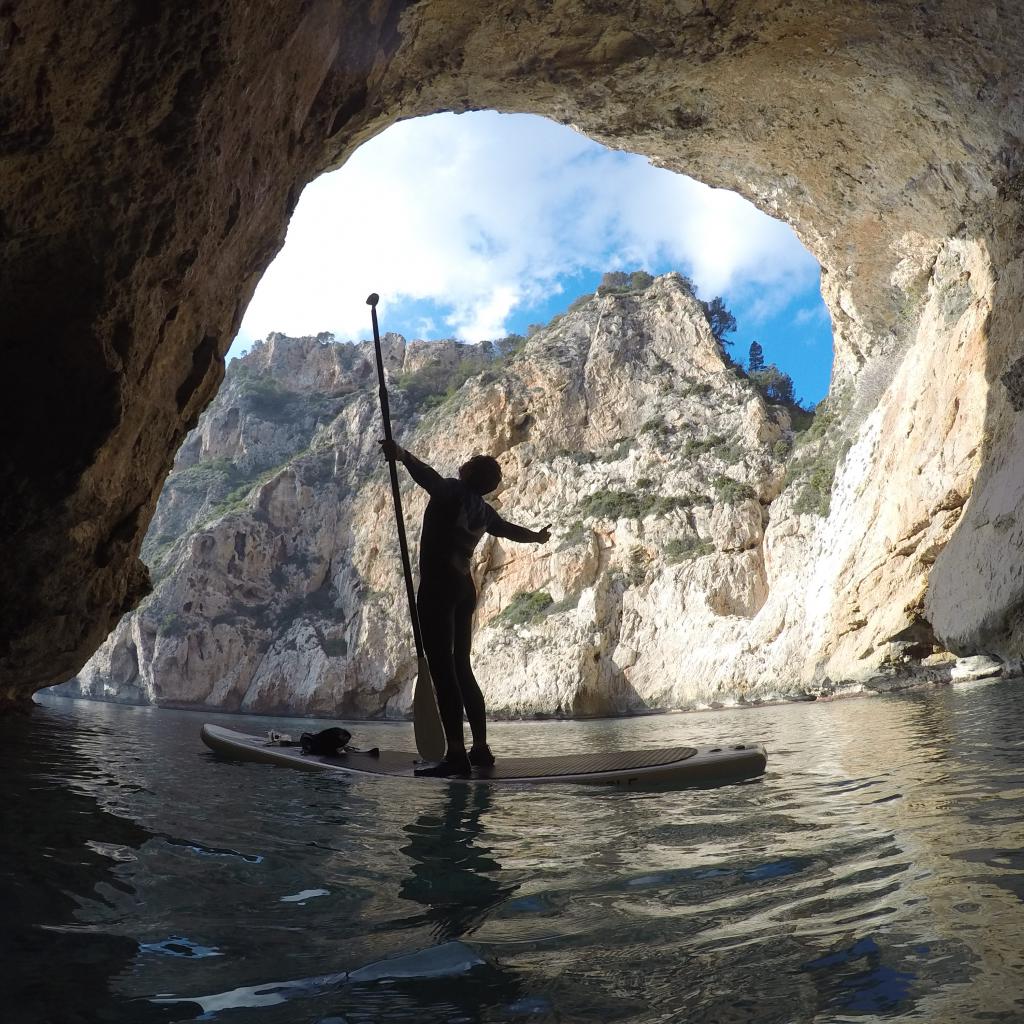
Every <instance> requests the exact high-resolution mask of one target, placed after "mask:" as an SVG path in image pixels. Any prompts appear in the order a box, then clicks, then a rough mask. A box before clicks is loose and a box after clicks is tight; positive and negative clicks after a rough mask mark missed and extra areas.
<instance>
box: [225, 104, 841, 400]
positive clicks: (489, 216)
mask: <svg viewBox="0 0 1024 1024" xmlns="http://www.w3.org/2000/svg"><path fill="white" fill-rule="evenodd" d="M637 268H643V269H645V270H648V271H650V272H651V273H654V274H660V273H665V272H666V271H669V270H678V271H681V272H682V273H685V274H687V275H688V276H689V277H690V278H692V279H693V281H694V283H695V285H696V287H697V292H698V294H699V295H700V296H701V297H702V298H705V299H709V298H712V297H714V296H715V295H721V296H722V297H723V298H724V299H725V302H726V305H727V306H728V307H729V308H730V309H731V310H732V312H733V314H734V315H735V317H736V321H737V331H736V333H735V334H734V335H731V338H732V339H733V340H734V347H733V355H734V357H735V358H742V359H743V360H744V361H745V358H746V353H747V350H748V348H749V346H750V342H751V341H752V340H754V339H755V338H756V339H757V340H758V341H760V343H761V344H762V346H763V347H764V350H765V358H766V359H767V360H768V361H769V362H775V363H777V364H778V365H779V366H781V367H782V368H783V369H784V370H786V372H787V373H789V374H791V375H792V377H793V379H794V382H795V384H796V393H797V395H799V396H801V397H802V398H803V399H805V400H806V401H809V402H815V401H818V400H820V399H821V398H822V397H823V396H824V395H825V392H826V391H827V389H828V381H829V373H830V370H831V365H832V331H831V323H830V321H829V317H828V314H827V312H826V310H825V307H824V304H823V303H822V300H821V294H820V290H819V269H818V265H817V263H816V262H815V260H814V259H813V257H812V256H811V255H810V254H809V253H808V252H807V251H806V249H804V248H803V246H802V245H801V244H800V242H799V240H798V239H797V238H796V236H795V235H794V234H793V232H792V230H791V229H790V228H789V227H787V226H786V225H784V224H781V223H780V222H779V221H775V220H773V219H771V218H770V217H768V216H766V215H765V214H763V213H761V212H760V211H758V210H757V209H756V208H755V207H754V206H752V205H751V204H750V203H748V202H746V201H745V200H743V199H741V198H740V197H739V196H737V195H736V194H734V193H731V192H726V191H723V190H719V189H711V188H709V187H707V186H706V185H703V184H701V183H700V182H696V181H694V180H693V179H691V178H687V177H685V176H683V175H679V174H673V173H671V172H669V171H666V170H662V169H659V168H656V167H653V166H652V165H651V164H650V163H649V162H648V161H647V160H646V159H645V158H643V157H639V156H636V155H634V154H629V153H620V152H615V151H613V150H609V149H606V148H604V147H603V146H600V145H598V144H597V143H595V142H593V141H592V140H590V139H588V138H586V137H585V136H583V135H580V134H579V133H577V132H575V131H573V130H572V129H571V128H567V127H564V126H561V125H557V124H554V123H553V122H551V121H547V120H545V119H543V118H539V117H534V116H531V115H525V114H497V113H495V112H493V111H485V112H475V113H469V114H461V115H455V114H438V115H434V116H432V117H425V118H417V119H415V120H410V121H403V122H400V123H399V124H396V125H393V126H392V127H391V128H389V129H388V130H387V131H385V132H382V133H381V134H380V135H379V136H377V137H376V138H374V139H372V140H370V141H369V142H367V143H365V144H364V145H363V146H362V147H360V149H359V150H358V151H357V152H356V153H355V154H354V155H353V156H352V157H351V158H350V159H349V161H348V162H347V163H346V164H345V166H344V167H342V168H341V169H340V170H338V171H335V172H333V173H331V174H325V175H323V176H321V177H320V178H318V179H317V180H316V181H314V182H312V183H311V184H310V185H309V186H307V188H306V190H305V191H304V192H303V194H302V197H301V199H300V200H299V203H298V205H297V207H296V209H295V213H294V214H293V217H292V221H291V223H290V225H289V229H288V236H287V239H286V242H285V245H284V247H283V249H282V250H281V252H280V253H279V254H278V256H277V258H276V259H275V261H274V262H273V264H272V265H271V266H270V267H269V268H268V270H267V273H266V274H265V275H264V278H263V280H262V281H261V282H260V285H259V287H258V288H257V290H256V294H255V295H254V296H253V300H252V302H251V303H250V306H249V309H248V310H247V311H246V315H245V317H244V319H243V322H242V327H241V330H240V332H239V335H238V337H237V338H236V340H235V344H234V345H233V346H232V350H231V354H232V355H237V354H238V353H239V352H240V351H243V350H244V349H245V348H247V347H248V345H249V344H251V342H252V341H253V340H254V339H256V338H261V337H264V336H265V335H266V334H267V333H269V332H270V331H281V332H283V333H285V334H291V335H304V334H317V333H319V332H321V331H331V332H333V333H334V334H335V336H336V337H337V338H338V339H339V340H348V339H360V338H365V337H367V336H368V335H369V317H368V311H367V307H366V305H365V299H366V296H367V295H368V294H369V293H370V292H371V291H376V292H379V293H380V296H381V303H380V306H379V310H378V312H379V315H380V320H381V327H382V329H383V330H392V331H397V332H398V333H400V334H403V335H405V336H406V337H408V338H428V339H432V338H445V337H453V336H454V337H459V338H463V339H465V340H467V341H478V340H481V339H482V338H495V337H500V336H502V335H505V334H509V333H512V332H516V333H525V332H526V327H527V325H529V324H531V323H546V322H547V321H548V320H550V319H551V317H552V316H554V315H555V314H556V313H559V312H561V311H563V310H564V309H565V308H566V307H567V306H568V305H569V303H570V302H571V301H572V300H573V299H574V298H576V296H578V295H580V294H583V293H584V292H589V291H593V289H594V287H595V286H596V285H597V283H598V281H599V280H600V278H601V275H602V274H603V273H604V271H606V270H619V269H623V270H634V269H637Z"/></svg>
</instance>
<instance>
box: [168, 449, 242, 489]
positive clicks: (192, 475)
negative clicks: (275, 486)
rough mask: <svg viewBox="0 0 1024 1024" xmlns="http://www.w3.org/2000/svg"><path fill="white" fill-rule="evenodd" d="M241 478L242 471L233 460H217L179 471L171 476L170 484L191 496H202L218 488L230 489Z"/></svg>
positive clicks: (207, 460)
mask: <svg viewBox="0 0 1024 1024" xmlns="http://www.w3.org/2000/svg"><path fill="white" fill-rule="evenodd" d="M241 477H242V473H241V470H239V468H238V467H237V466H236V465H235V464H234V462H232V461H231V459H226V458H216V459H206V460H204V461H202V462H197V463H196V464H195V465H193V466H188V467H186V468H185V469H181V470H178V472H177V473H175V474H173V475H172V476H171V478H170V481H169V483H170V484H171V486H173V487H176V488H178V489H179V490H182V491H187V492H188V493H189V494H202V493H205V492H207V491H209V490H210V489H211V488H215V487H218V486H225V487H229V486H231V485H232V484H234V483H235V482H236V481H237V480H240V479H241Z"/></svg>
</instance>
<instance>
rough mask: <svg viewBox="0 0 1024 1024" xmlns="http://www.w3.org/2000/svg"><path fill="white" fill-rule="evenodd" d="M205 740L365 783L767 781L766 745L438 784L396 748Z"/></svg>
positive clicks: (551, 765)
mask: <svg viewBox="0 0 1024 1024" xmlns="http://www.w3.org/2000/svg"><path fill="white" fill-rule="evenodd" d="M202 739H203V742H204V743H205V744H206V745H207V746H208V747H209V748H210V749H211V750H213V751H215V752H216V753H218V754H222V755H224V756H225V757H231V758H234V759H236V760H240V761H262V762H265V763H267V764H276V765H282V766H283V767H286V768H298V769H300V770H302V771H308V772H338V773H340V774H342V775H348V776H358V777H361V778H365V777H368V776H371V775H378V776H380V775H383V776H389V777H391V778H398V779H410V780H413V781H415V782H460V783H463V784H465V783H470V784H473V783H475V784H482V783H487V784H489V785H496V784H510V783H515V784H520V785H521V784H523V783H540V782H582V783H591V784H592V783H605V784H611V785H617V786H632V785H640V784H649V783H659V784H660V783H672V784H675V785H701V784H705V783H714V782H730V781H734V780H736V779H746V778H750V777H752V776H755V775H761V774H762V773H763V772H764V770H765V765H766V764H767V761H768V757H767V754H766V753H765V749H764V746H763V745H762V744H760V743H738V744H736V745H735V746H728V747H662V748H658V749H651V750H627V751H609V752H607V753H589V754H556V755H553V756H550V757H499V758H498V763H497V764H496V765H495V766H494V767H493V768H475V769H474V770H473V775H472V776H471V777H470V778H450V779H435V778H430V777H427V778H423V777H420V776H417V775H414V774H413V770H414V769H415V768H417V767H419V766H420V765H421V764H422V762H420V761H417V759H416V755H415V754H412V753H408V752H402V751H397V750H382V751H380V753H379V754H378V755H376V756H374V755H372V754H361V753H354V752H350V753H347V754H342V755H340V756H338V757H325V756H320V755H316V754H303V753H302V751H301V750H300V749H299V748H298V747H282V746H278V745H275V744H271V743H270V741H269V740H268V739H267V737H266V736H253V735H251V734H250V733H244V732H236V731H235V730H234V729H224V728H222V727H221V726H219V725H209V724H207V725H204V726H203V731H202Z"/></svg>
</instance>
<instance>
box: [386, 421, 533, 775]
mask: <svg viewBox="0 0 1024 1024" xmlns="http://www.w3.org/2000/svg"><path fill="white" fill-rule="evenodd" d="M380 445H381V449H382V450H383V452H384V455H385V457H386V458H389V459H395V460H396V461H398V462H401V463H402V465H404V466H405V468H406V469H407V470H408V471H409V475H410V476H411V477H412V478H413V480H415V481H416V483H418V484H419V485H420V487H422V488H423V489H424V490H425V491H426V492H427V493H428V494H429V495H430V501H429V502H428V503H427V509H426V511H425V512H424V513H423V529H422V532H421V535H420V585H419V590H418V591H417V594H416V610H417V612H418V614H419V620H420V631H421V633H422V635H423V649H424V653H425V654H426V656H427V664H428V665H429V666H430V675H431V678H432V679H433V681H434V692H435V693H436V694H437V707H438V711H439V712H440V714H441V725H442V727H443V728H444V736H445V741H446V748H447V749H446V751H445V756H444V759H443V760H442V761H440V762H439V763H438V764H436V765H433V766H431V767H429V768H420V769H417V771H416V774H417V775H434V776H442V777H448V776H452V775H468V774H469V773H470V772H471V771H472V766H473V765H477V766H481V767H484V766H489V765H492V764H494V755H493V754H492V753H491V750H490V748H489V747H488V746H487V719H486V709H485V708H484V696H483V694H482V693H481V692H480V685H479V683H477V681H476V677H475V676H474V675H473V667H472V665H471V664H470V654H471V651H472V644H473V612H474V610H475V609H476V587H475V586H474V585H473V577H472V575H471V573H470V565H469V561H470V558H471V557H472V554H473V551H474V549H475V548H476V546H477V544H478V543H479V541H480V538H481V537H482V536H483V535H484V534H485V533H489V534H491V535H492V536H494V537H504V538H506V539H507V540H512V541H517V542H518V543H520V544H545V543H547V541H548V540H549V538H550V537H551V532H550V527H549V526H545V527H544V528H543V529H542V530H528V529H527V528H526V527H525V526H517V525H516V524H515V523H510V522H507V521H506V520H504V519H502V518H501V516H499V515H498V513H497V512H495V511H494V509H493V508H491V506H490V505H488V504H487V502H486V501H484V495H485V494H490V493H491V491H493V490H494V489H495V488H496V487H497V486H498V484H500V483H501V467H500V466H499V465H498V462H497V460H496V459H494V458H492V457H491V456H490V455H474V456H473V458H471V459H470V460H469V461H468V462H466V463H464V464H463V465H462V466H460V467H459V478H458V479H457V480H456V479H451V478H448V479H446V478H445V477H443V476H441V474H440V473H438V472H437V471H436V470H434V469H431V468H430V466H428V465H427V464H426V463H425V462H421V461H420V460H419V459H417V458H416V456H415V455H413V454H412V453H411V452H409V451H406V450H405V449H404V448H402V447H401V446H400V445H399V444H397V443H396V442H394V441H381V442H380ZM463 710H465V713H466V717H467V718H468V719H469V727H470V731H471V732H472V734H473V746H472V748H471V749H470V751H469V753H468V754H467V753H466V741H465V738H464V736H463V731H462V714H463Z"/></svg>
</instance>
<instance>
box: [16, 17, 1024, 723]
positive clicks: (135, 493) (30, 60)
mask: <svg viewBox="0 0 1024 1024" xmlns="http://www.w3.org/2000/svg"><path fill="white" fill-rule="evenodd" d="M1021 36H1022V16H1021V12H1020V10H1019V9H1018V7H1017V6H1016V5H1012V4H1005V3H996V2H993V3H986V4H980V5H979V4H971V5H964V4H961V3H956V2H954V0H936V2H929V3H924V4H922V3H917V2H914V3H911V2H909V0H906V2H903V0H895V2H892V3H888V4H871V5H863V4H858V5H836V4H834V3H830V2H827V0H810V2H806V3H801V4H799V5H793V4H785V3H783V4H779V3H777V2H774V0H771V2H770V0H753V2H751V3H745V4H733V3H728V2H716V0H710V2H706V0H700V2H698V0H692V2H683V3H663V2H659V0H649V2H642V3H638V4H633V5H630V6H629V7H628V9H627V8H624V7H618V6H615V5H605V6H604V7H601V8H600V9H597V8H594V7H593V6H592V5H583V4H580V3H578V2H576V0H555V2H553V3H547V2H545V3H543V4H542V3H533V2H526V3H523V4H517V5H514V6H513V7H509V6H508V5H502V4H495V3H492V2H483V3H479V4H475V5H472V6H467V5H465V4H457V3H453V2H451V0H431V2H427V3H418V4H404V3H401V2H392V3H383V4H377V5H372V6H370V7H367V6H366V5H360V4H339V3H334V2H328V0H311V2H310V0H301V2H300V0H285V2H282V3H278V4H275V5H274V6H273V8H272V9H268V8H266V7H265V6H264V5H251V4H243V3H237V2H232V0H228V2H226V3H218V4H213V3H208V2H200V3H196V4H191V5H188V6H187V8H182V7H180V6H174V7H166V8H163V9H161V8H159V7H153V8H149V7H146V6H145V5H139V4H123V3H115V2H113V0H98V2H96V3H91V4H85V5H77V6H76V7H75V8H74V9H73V10H72V9H65V8H64V7H63V6H59V5H57V4H53V3H46V2H45V0H44V2H41V3H36V4H33V5H31V6H30V7H29V6H26V5H22V4H8V5H6V6H5V7H4V8H3V10H2V11H0V53H2V57H3V59H2V60H0V95H2V96H3V97H4V99H3V103H2V105H0V181H2V182H3V189H2V192H0V195H2V197H3V198H2V207H0V252H2V266H3V271H2V277H0V308H2V309H3V310H4V328H5V331H4V341H5V345H4V354H5V369H6V371H7V372H6V376H5V386H6V388H7V401H6V404H5V408H6V409H7V410H8V413H9V415H8V420H7V422H8V423H9V424H11V425H12V428H10V429H9V430H8V431H7V433H6V437H5V444H4V449H3V456H2V458H0V494H2V495H3V512H2V516H0V523H2V526H3V542H2V543H3V552H2V564H3V565H4V567H5V570H6V571H5V572H4V574H3V584H2V591H0V622H2V624H3V629H2V633H0V703H5V704H10V703H16V702H18V701H22V700H24V698H25V697H26V696H27V695H29V694H31V692H32V691H34V690H35V689H38V688H39V687H42V686H44V685H47V684H49V683H52V682H56V681H59V680H61V679H66V678H68V677H69V676H71V675H72V674H73V673H74V672H76V671H77V669H78V668H79V667H80V666H81V665H82V664H83V663H84V661H85V660H86V658H87V657H88V656H89V654H90V653H91V652H92V651H93V650H95V648H96V647H97V645H98V644H99V643H100V642H101V641H102V640H103V638H104V637H105V636H106V635H107V633H108V632H109V630H110V629H111V628H113V626H114V625H115V623H116V622H117V621H118V619H119V618H120V616H121V615H122V614H123V613H124V612H125V611H126V610H127V609H129V608H130V607H131V606H132V605H134V604H135V603H136V602H137V601H138V600H139V599H140V598H141V597H142V596H143V595H144V594H145V592H146V590H147V586H148V583H147V576H146V571H145V568H144V566H143V564H142V563H141V562H140V561H139V558H138V555H139V551H140V545H141V543H142V538H143V536H144V534H145V532H146V528H147V526H148V524H149V521H150V519H151V517H152V515H153V510H154V508H155V504H156V500H157V497H158V495H159V493H160V488H161V485H162V482H163V479H164V477H165V475H166V474H167V472H168V471H169V469H170V467H171V464H172V460H173V458H174V453H175V451H176V449H177V448H178V446H179V445H180V444H181V442H182V440H183V439H184V436H185V434H186V432H187V431H188V430H189V429H190V428H191V427H192V426H193V425H194V424H195V423H196V420H197V417H198V416H199V414H200V412H201V411H202V409H203V408H204V407H205V405H206V404H207V403H208V402H209V401H210V399H211V397H212V396H213V394H214V393H215V391H216V389H217V386H218V385H219V383H220V380H221V377H222V373H223V356H224V353H225V351H226V350H227V347H228V345H229V343H230V340H231V338H232V337H233V334H234V330H235V328H236V327H237V324H238V322H239V319H240V316H241V313H242V311H243V309H244V307H245V304H246V303H247V301H248V299H249V297H250V296H251V294H252V290H253V288H254V287H255V284H256V281H257V280H258V278H259V276H260V274H261V272H262V271H263V269H264V268H265V267H266V266H267V264H268V262H269V260H270V259H271V258H272V256H273V255H274V253H275V252H276V250H277V249H278V248H279V246H280V244H281V242H282V240H283V235H284V230H285V226H286V222H287V219H288V215H289V212H290V210H291V209H292V208H293V206H294V203H295V201H296V199H297V197H298V194H299V191H300V190H301V188H302V187H303V185H304V184H305V183H306V182H308V181H309V180H311V179H312V178H313V177H315V176H316V175H317V174H319V173H320V172H322V171H324V170H327V169H329V168H332V167H336V166H339V165H340V164H341V163H342V162H344V160H345V159H346V157H347V156H348V155H349V154H351V153H352V152H353V151H354V149H355V148H356V147H357V146H358V145H360V143H361V142H363V141H365V140H366V139H367V138H369V137H370V136H372V135H373V134H375V133H377V132H379V131H381V130H383V128H385V127H386V126H387V125H388V124H389V123H391V122H393V121H394V120H396V119H397V118H399V117H410V116H415V115H418V114H426V113H431V112H434V111H439V110H466V109H470V108H479V107H493V108H496V109H499V110H510V111H511V110H518V111H529V112H534V113H537V114H542V115H545V116H548V117H552V118H554V119H555V120H557V121H560V122H563V123H571V124H574V125H576V126H577V127H579V128H580V129H581V130H582V131H585V132H586V133H587V134H589V135H591V136H593V137H594V138H596V139H598V140H600V141H602V142H604V143H606V144H609V145H612V146H616V147H620V148H624V149H630V150H633V151H636V152H640V153H644V154H646V155H648V156H650V157H651V158H652V159H653V160H655V161H656V162H657V163H659V164H661V165H663V166H666V167H668V168H671V169H673V170H678V171H685V172H687V173H690V174H692V175H694V176H695V177H697V178H699V179H701V180H704V181H707V182H709V183H711V184H714V185H721V186H725V187H730V188H735V189H737V190H738V191H739V192H741V193H742V194H744V195H746V196H747V197H748V198H750V199H752V200H753V201H754V202H756V203H758V204H759V205H760V206H761V207H762V208H764V209H765V210H767V211H769V212H771V213H774V214H775V215H777V216H780V217H782V218H784V219H785V220H787V221H788V222H790V223H791V224H792V225H793V226H794V227H795V228H796V230H797V232H798V233H799V234H800V236H801V237H802V238H803V240H804V241H805V243H806V244H807V245H808V247H809V248H810V249H811V251H812V252H813V253H814V254H815V256H816V257H817V258H818V260H819V262H820V263H821V265H822V267H823V271H824V294H825V298H826V301H827V302H828V305H829V308H830V311H831V313H832V317H833V322H834V325H835V344H836V371H835V388H836V395H835V399H836V400H835V403H834V405H835V408H836V409H837V410H839V412H838V415H839V416H840V417H841V418H842V419H843V423H844V433H845V434H846V435H847V436H850V437H853V438H854V442H853V446H852V448H851V449H850V451H849V453H848V454H847V457H846V459H845V461H844V468H843V469H842V470H841V472H840V475H839V477H838V478H837V480H836V485H835V487H836V490H835V493H834V495H833V507H834V508H835V509H836V512H835V513H834V514H833V515H830V518H829V524H830V525H829V526H828V527H822V528H821V532H820V534H817V536H819V540H818V541H815V543H819V542H820V543H821V544H822V547H821V552H822V556H823V560H822V562H821V564H820V567H819V569H818V570H817V571H816V572H817V574H816V576H815V580H816V581H817V584H818V585H817V589H815V590H812V592H811V595H810V596H807V597H806V600H805V604H806V616H807V619H808V622H807V627H806V628H807V629H808V630H811V631H815V635H817V636H819V637H821V638H822V643H821V644H819V645H817V646H816V647H815V648H814V649H815V650H820V651H821V652H822V653H823V659H824V660H823V661H822V664H821V666H819V674H823V675H829V674H831V673H832V671H833V667H834V666H841V665H842V664H845V663H846V662H847V661H848V660H849V659H851V658H857V659H860V658H861V656H864V658H865V659H866V660H867V661H868V662H870V661H871V659H872V658H874V657H875V656H876V653H877V652H878V650H879V649H880V645H882V646H884V645H885V643H887V642H888V641H889V640H890V639H891V638H892V637H900V636H903V637H913V636H925V637H928V636H931V635H934V636H936V637H938V638H939V639H940V641H941V642H942V643H943V644H945V645H947V646H949V647H951V648H953V649H955V650H957V651H958V652H963V653H989V654H992V655H996V656H998V657H1000V658H1003V659H1013V658H1016V657H1019V655H1020V650H1021V637H1022V629H1024V620H1022V612H1021V608H1022V602H1024V561H1022V559H1024V555H1022V542H1024V519H1022V517H1021V514H1020V512H1019V508H1020V499H1021V497H1022V496H1024V495H1022V490H1024V472H1022V469H1024V466H1022V464H1021V460H1022V458H1024V456H1022V455H1021V452H1022V451H1024V445H1022V441H1024V436H1022V432H1024V426H1022V422H1021V416H1020V411H1021V410H1022V408H1024V398H1022V391H1024V389H1022V385H1021V381H1022V379H1024V371H1022V369H1021V367H1022V365H1024V364H1022V363H1021V360H1022V359H1024V353H1022V351H1021V347H1020V338H1021V337H1022V331H1021V323H1020V320H1021V312H1020V311H1021V308H1022V301H1021V300H1022V294H1021V292H1022V263H1021V242H1020V239H1021V238H1022V237H1024V232H1022V231H1021V226H1022V225H1021V220H1022V216H1021V213H1022V202H1024V144H1022V138H1024V125H1022V107H1024V98H1022V95H1021V91H1020V82H1021V78H1022V75H1021V70H1022V68H1021V63H1022V58H1021V54H1022V53H1024V47H1022V46H1021V42H1022V40H1021ZM356 241H357V240H354V239H353V240H349V242H350V244H355V242H356ZM356 301H359V300H358V299H357V300H356ZM836 498H838V499H839V500H838V502H837V501H836ZM842 510H846V511H845V512H844V511H842ZM844 515H845V516H846V517H847V518H845V519H843V518H842V516H844ZM833 520H834V521H833ZM826 538H831V539H836V541H837V543H836V544H834V545H832V544H830V543H828V542H827V541H826ZM779 543H780V544H783V545H784V544H785V539H784V538H779ZM766 545H767V542H766ZM767 546H768V550H766V565H768V566H769V571H770V564H771V559H772V554H771V550H770V545H767ZM781 550H782V549H781V548H780V551H781ZM830 594H834V595H836V601H835V604H834V605H827V603H826V602H827V599H828V595H830ZM814 595H817V596H814ZM896 642H903V641H896ZM906 642H910V641H906Z"/></svg>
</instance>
